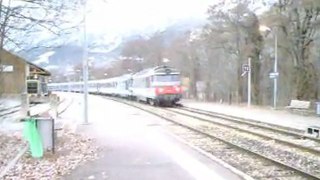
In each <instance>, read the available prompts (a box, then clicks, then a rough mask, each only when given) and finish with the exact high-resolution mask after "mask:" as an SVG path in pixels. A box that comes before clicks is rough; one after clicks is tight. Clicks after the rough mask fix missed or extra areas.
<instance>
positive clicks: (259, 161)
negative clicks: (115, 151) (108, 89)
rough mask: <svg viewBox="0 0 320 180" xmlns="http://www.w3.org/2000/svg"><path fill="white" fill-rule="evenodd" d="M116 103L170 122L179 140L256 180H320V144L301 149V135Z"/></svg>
mask: <svg viewBox="0 0 320 180" xmlns="http://www.w3.org/2000/svg"><path fill="white" fill-rule="evenodd" d="M112 99H113V98H112ZM113 100H115V101H118V102H121V103H125V104H127V105H130V106H133V107H135V108H138V109H141V110H143V111H146V112H149V113H151V114H154V115H156V116H158V117H161V118H162V119H165V120H167V121H170V122H171V123H173V124H174V125H173V126H172V127H174V128H175V129H177V128H178V129H179V132H180V133H178V134H179V136H181V137H183V138H185V139H186V140H187V141H191V142H192V143H193V144H196V145H197V146H198V147H200V148H201V149H204V150H205V151H207V152H209V153H211V154H213V155H215V156H217V157H219V158H221V159H222V160H224V161H226V162H227V163H230V164H232V165H233V166H235V167H236V168H238V169H240V170H242V171H243V172H245V173H247V174H248V175H249V176H251V177H253V178H254V179H320V171H319V170H318V169H319V167H320V158H319V157H318V156H319V155H320V151H319V148H318V147H317V145H316V144H315V143H319V141H317V140H314V142H313V143H314V144H313V145H312V146H305V145H301V144H299V141H300V140H301V141H306V140H305V139H301V137H302V136H301V134H299V133H297V132H290V131H288V130H280V129H279V131H275V132H273V134H272V131H273V130H272V128H271V127H268V128H264V125H259V126H258V125H257V126H254V125H252V124H246V123H243V122H240V123H238V122H236V121H232V122H231V121H227V120H225V119H224V118H220V119H217V118H218V117H212V116H209V115H204V114H201V113H197V112H194V111H195V110H193V112H191V111H188V110H186V109H182V108H180V109H179V108H177V109H173V108H170V109H167V108H156V107H152V106H146V105H143V104H139V103H135V102H129V101H124V100H119V99H113ZM205 116H206V117H205ZM214 119H215V120H214ZM222 121H224V122H222ZM181 132H182V133H181ZM297 138H299V141H298V140H297ZM307 141H313V139H308V140H307ZM208 144H209V145H208ZM210 144H211V145H210ZM235 157H237V158H235ZM239 157H240V158H239ZM235 159H236V161H235Z"/></svg>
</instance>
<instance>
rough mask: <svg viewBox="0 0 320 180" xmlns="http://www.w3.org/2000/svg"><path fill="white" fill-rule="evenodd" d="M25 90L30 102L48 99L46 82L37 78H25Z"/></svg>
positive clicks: (41, 101) (43, 101)
mask: <svg viewBox="0 0 320 180" xmlns="http://www.w3.org/2000/svg"><path fill="white" fill-rule="evenodd" d="M27 92H28V98H29V102H30V103H31V104H38V103H45V102H47V101H48V96H49V91H48V87H47V82H45V81H42V80H39V79H28V80H27Z"/></svg>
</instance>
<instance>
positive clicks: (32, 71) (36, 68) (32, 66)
mask: <svg viewBox="0 0 320 180" xmlns="http://www.w3.org/2000/svg"><path fill="white" fill-rule="evenodd" d="M26 62H27V63H28V64H29V66H30V74H38V75H42V76H51V73H50V72H49V71H47V70H46V69H43V68H42V67H39V66H37V65H35V64H33V63H31V62H28V61H26Z"/></svg>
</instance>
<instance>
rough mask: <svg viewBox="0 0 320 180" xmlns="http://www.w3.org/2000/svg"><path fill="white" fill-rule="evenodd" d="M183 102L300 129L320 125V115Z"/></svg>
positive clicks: (189, 105)
mask: <svg viewBox="0 0 320 180" xmlns="http://www.w3.org/2000/svg"><path fill="white" fill-rule="evenodd" d="M181 103H182V104H183V105H184V106H186V107H192V108H196V109H202V110H206V111H212V112H217V113H221V114H227V115H232V116H237V117H241V118H246V119H251V120H256V121H261V122H265V123H270V124H275V125H280V126H285V127H290V128H294V129H299V130H306V128H307V127H309V126H313V125H316V126H319V127H320V118H319V117H311V116H302V115H297V114H292V113H289V112H288V111H285V110H272V109H267V108H262V107H254V106H253V107H250V108H248V107H246V106H236V105H225V104H218V103H205V102H196V101H192V100H183V101H182V102H181Z"/></svg>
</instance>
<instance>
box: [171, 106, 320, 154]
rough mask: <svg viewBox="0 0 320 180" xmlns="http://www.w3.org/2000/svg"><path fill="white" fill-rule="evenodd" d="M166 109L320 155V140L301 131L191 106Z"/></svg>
mask: <svg viewBox="0 0 320 180" xmlns="http://www.w3.org/2000/svg"><path fill="white" fill-rule="evenodd" d="M168 110H169V111H171V112H174V113H178V114H181V115H184V116H188V117H192V118H197V119H199V120H202V121H205V122H208V123H214V124H216V125H220V126H224V127H227V128H230V129H233V130H237V131H240V132H245V133H250V134H253V135H256V136H259V137H262V138H265V139H268V140H274V141H276V142H277V143H282V144H286V145H288V146H291V147H295V148H299V149H302V150H304V151H306V152H309V153H312V154H314V155H320V140H319V139H317V138H312V137H306V136H304V135H303V134H302V133H298V132H293V131H288V130H284V129H280V128H278V127H271V126H267V125H263V124H260V123H254V122H248V121H243V120H241V119H235V118H228V117H227V116H223V117H221V116H220V115H218V116H217V115H214V113H213V114H210V113H209V114H203V113H201V111H198V110H194V109H191V108H178V109H168Z"/></svg>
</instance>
